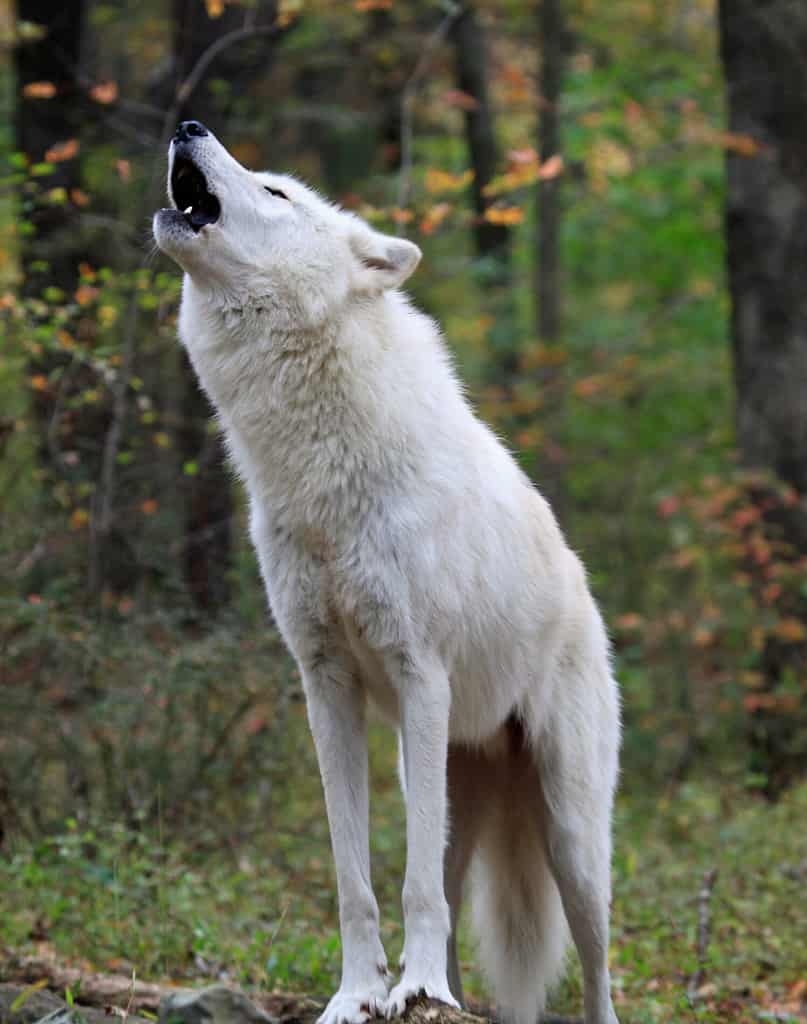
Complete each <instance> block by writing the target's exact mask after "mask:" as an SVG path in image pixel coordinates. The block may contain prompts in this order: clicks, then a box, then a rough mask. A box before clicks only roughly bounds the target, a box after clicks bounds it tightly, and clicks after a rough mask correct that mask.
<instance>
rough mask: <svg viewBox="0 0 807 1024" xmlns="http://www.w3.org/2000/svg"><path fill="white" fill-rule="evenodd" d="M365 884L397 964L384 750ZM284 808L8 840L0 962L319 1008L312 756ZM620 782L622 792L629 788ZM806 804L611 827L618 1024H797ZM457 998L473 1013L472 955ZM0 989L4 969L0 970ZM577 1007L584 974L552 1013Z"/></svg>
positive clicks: (668, 814) (326, 903) (325, 886)
mask: <svg viewBox="0 0 807 1024" xmlns="http://www.w3.org/2000/svg"><path fill="white" fill-rule="evenodd" d="M372 750H373V762H374V775H375V782H374V789H373V796H374V806H373V826H374V827H373V843H374V854H373V856H374V873H375V884H376V890H377V892H378V896H379V901H380V903H381V907H382V919H383V921H384V938H385V943H386V947H387V951H388V953H389V955H390V960H391V962H394V959H397V955H398V953H399V951H400V947H401V942H402V931H401V926H400V910H399V886H400V879H401V873H402V867H403V857H404V851H403V830H402V808H401V804H400V798H399V797H398V795H397V787H396V782H395V778H394V744H393V743H392V742H391V738H390V736H389V735H388V734H387V733H386V732H384V731H382V730H378V731H375V732H374V733H373V735H372ZM290 772H291V774H292V776H293V777H292V778H291V779H290V785H289V793H290V796H289V800H288V803H287V805H286V806H285V808H284V811H283V814H282V815H279V816H278V818H277V820H275V821H272V822H267V823H266V826H265V828H264V829H261V828H260V827H258V828H255V827H254V825H255V823H251V827H250V828H249V829H246V830H245V831H244V834H243V835H240V836H238V835H236V836H234V838H233V841H232V843H231V844H230V845H226V844H225V845H222V844H221V843H220V842H216V841H214V839H213V833H212V832H211V833H210V834H208V833H206V832H204V831H200V832H199V833H198V834H197V835H188V836H186V837H185V838H184V839H183V840H182V841H178V840H175V839H172V840H170V841H168V840H167V839H164V838H163V839H161V837H160V830H159V829H156V830H153V831H152V830H143V831H139V832H138V831H132V830H131V829H125V828H123V827H122V826H120V825H118V824H115V823H109V822H106V823H95V824H94V825H92V826H89V825H87V824H79V823H78V822H75V821H72V820H68V821H67V823H66V826H65V828H64V830H63V832H62V834H60V835H59V836H57V837H54V838H52V839H49V840H47V841H42V842H39V843H38V844H36V845H33V846H32V845H30V844H25V843H24V842H23V841H21V840H19V839H15V840H13V841H12V842H10V843H8V844H7V853H6V856H5V857H4V858H3V859H2V860H1V861H0V905H2V906H3V908H4V910H3V914H2V916H0V947H4V948H5V951H6V953H11V952H12V951H13V952H14V954H15V955H21V954H25V953H35V952H42V951H43V947H44V948H45V949H46V950H47V951H49V952H51V951H52V952H55V953H56V954H57V955H59V956H63V957H66V958H69V959H73V960H76V959H81V960H83V961H86V962H88V963H89V964H91V965H92V966H93V967H94V968H96V969H99V970H119V971H125V970H130V969H131V968H132V967H135V968H136V970H137V973H138V976H139V977H141V978H153V979H155V980H156V979H159V978H170V979H172V980H175V981H183V982H189V981H202V980H207V981H209V980H210V979H211V978H222V977H223V978H227V979H230V980H232V981H233V982H236V983H238V984H244V985H251V986H259V987H261V988H268V989H278V990H292V991H294V990H296V991H307V992H311V993H327V992H328V991H329V990H330V989H331V988H332V987H333V986H334V985H335V983H336V981H337V975H338V967H339V946H338V938H337V931H336V904H335V899H334V881H333V873H332V866H331V857H330V850H329V846H328V836H327V829H326V826H325V824H324V817H323V815H322V812H321V805H320V796H319V791H318V783H317V780H316V775H315V772H314V771H313V764H312V762H311V756H310V751H309V750H308V749H307V748H305V746H304V745H301V754H300V762H299V764H297V765H295V766H293V767H292V768H291V769H290ZM628 781H629V779H628ZM805 819H807V787H801V788H799V789H795V790H793V791H791V792H790V793H788V794H787V795H786V796H785V798H784V799H783V800H782V801H781V802H780V803H779V804H777V805H775V806H771V805H768V804H765V803H764V802H762V800H761V799H759V798H758V797H756V796H749V795H747V794H745V793H743V792H741V791H734V790H728V791H727V790H726V789H725V788H722V789H718V788H717V787H716V786H712V785H709V786H707V785H704V784H690V785H686V786H684V787H682V788H681V789H680V790H679V791H678V792H677V793H676V794H675V795H674V796H672V797H670V798H667V799H665V800H663V801H662V802H661V803H659V801H658V800H656V801H654V802H652V803H651V802H649V801H646V800H645V799H644V798H643V797H641V796H636V795H633V794H632V793H631V792H629V786H628V784H627V783H626V787H625V792H623V794H622V796H621V797H620V802H619V807H618V812H617V821H616V853H615V858H614V906H613V937H612V945H611V962H612V968H613V977H614V991H615V1000H616V1005H617V1009H618V1012H619V1014H620V1019H621V1021H622V1024H629V1022H632V1024H644V1022H655V1021H688V1020H691V1021H715V1022H717V1021H736V1022H738V1024H744V1022H752V1021H760V1020H780V1021H787V1020H791V1021H803V1020H807V1002H805V1001H804V999H805V996H807V954H806V953H805V935H807V928H806V927H805V926H806V925H807V911H805V907H804V891H805V886H807V835H805V830H804V821H805ZM713 868H714V869H717V880H716V884H715V885H714V889H713V891H712V893H711V896H710V899H709V903H708V907H709V916H710V923H709V944H708V954H707V958H706V961H705V963H704V965H703V966H704V973H703V977H702V979H701V982H700V985H699V989H698V993H697V995H696V997H695V998H694V999H690V998H689V997H688V996H687V988H688V985H689V982H690V979H691V977H692V975H693V974H694V973H695V972H696V970H697V968H698V956H697V952H696V948H697V939H696V933H697V921H698V904H699V900H698V894H699V890H700V889H701V884H702V879H703V876H704V874H705V873H706V872H707V871H709V870H710V869H713ZM462 948H463V959H464V962H465V966H466V970H465V975H466V979H467V988H468V991H469V993H470V994H471V995H472V996H475V997H483V995H484V986H483V983H482V981H481V978H480V977H479V975H478V974H477V972H476V970H475V968H474V967H473V952H472V946H471V942H470V939H469V937H468V936H467V935H466V937H465V940H464V942H463V943H462ZM0 974H2V969H1V968H0ZM553 1006H554V1007H555V1008H556V1009H557V1010H558V1011H561V1012H569V1013H578V1012H580V1007H581V988H580V978H579V969H578V967H577V965H576V961H573V963H572V966H571V968H570V973H569V977H568V978H567V980H566V981H565V982H564V984H563V985H562V987H561V990H560V991H559V992H558V993H557V994H556V996H555V998H554V999H553Z"/></svg>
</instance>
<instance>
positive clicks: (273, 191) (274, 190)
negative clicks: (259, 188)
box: [263, 185, 289, 202]
mask: <svg viewBox="0 0 807 1024" xmlns="http://www.w3.org/2000/svg"><path fill="white" fill-rule="evenodd" d="M263 187H264V188H265V189H266V191H267V192H269V193H271V194H272V195H273V196H277V197H278V199H285V200H286V202H288V201H289V197H288V196H287V195H286V193H285V192H281V191H280V189H279V188H271V187H270V186H269V185H264V186H263Z"/></svg>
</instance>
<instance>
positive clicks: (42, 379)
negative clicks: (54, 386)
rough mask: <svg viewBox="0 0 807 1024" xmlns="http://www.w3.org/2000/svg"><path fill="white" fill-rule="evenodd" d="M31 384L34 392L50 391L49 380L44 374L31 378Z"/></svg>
mask: <svg viewBox="0 0 807 1024" xmlns="http://www.w3.org/2000/svg"><path fill="white" fill-rule="evenodd" d="M30 384H31V387H32V388H33V389H34V391H47V390H48V378H47V377H46V376H45V375H44V374H43V373H37V374H36V375H35V376H33V377H31V378H30Z"/></svg>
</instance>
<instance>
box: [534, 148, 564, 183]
mask: <svg viewBox="0 0 807 1024" xmlns="http://www.w3.org/2000/svg"><path fill="white" fill-rule="evenodd" d="M560 174H563V157H562V156H561V155H560V153H556V154H555V155H554V156H551V157H550V158H549V159H548V160H547V161H546V162H545V163H543V164H541V168H540V170H539V171H538V177H539V178H540V179H541V181H549V180H550V179H552V178H557V177H558V175H560Z"/></svg>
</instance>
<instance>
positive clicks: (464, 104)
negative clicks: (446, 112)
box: [443, 89, 479, 110]
mask: <svg viewBox="0 0 807 1024" xmlns="http://www.w3.org/2000/svg"><path fill="white" fill-rule="evenodd" d="M443 99H444V100H445V102H446V103H447V104H448V106H449V107H457V109H458V110H476V109H477V108H478V107H479V102H478V101H477V100H476V99H474V97H473V96H471V94H470V93H467V92H463V91H462V89H449V90H448V92H446V93H445V94H444V95H443Z"/></svg>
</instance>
